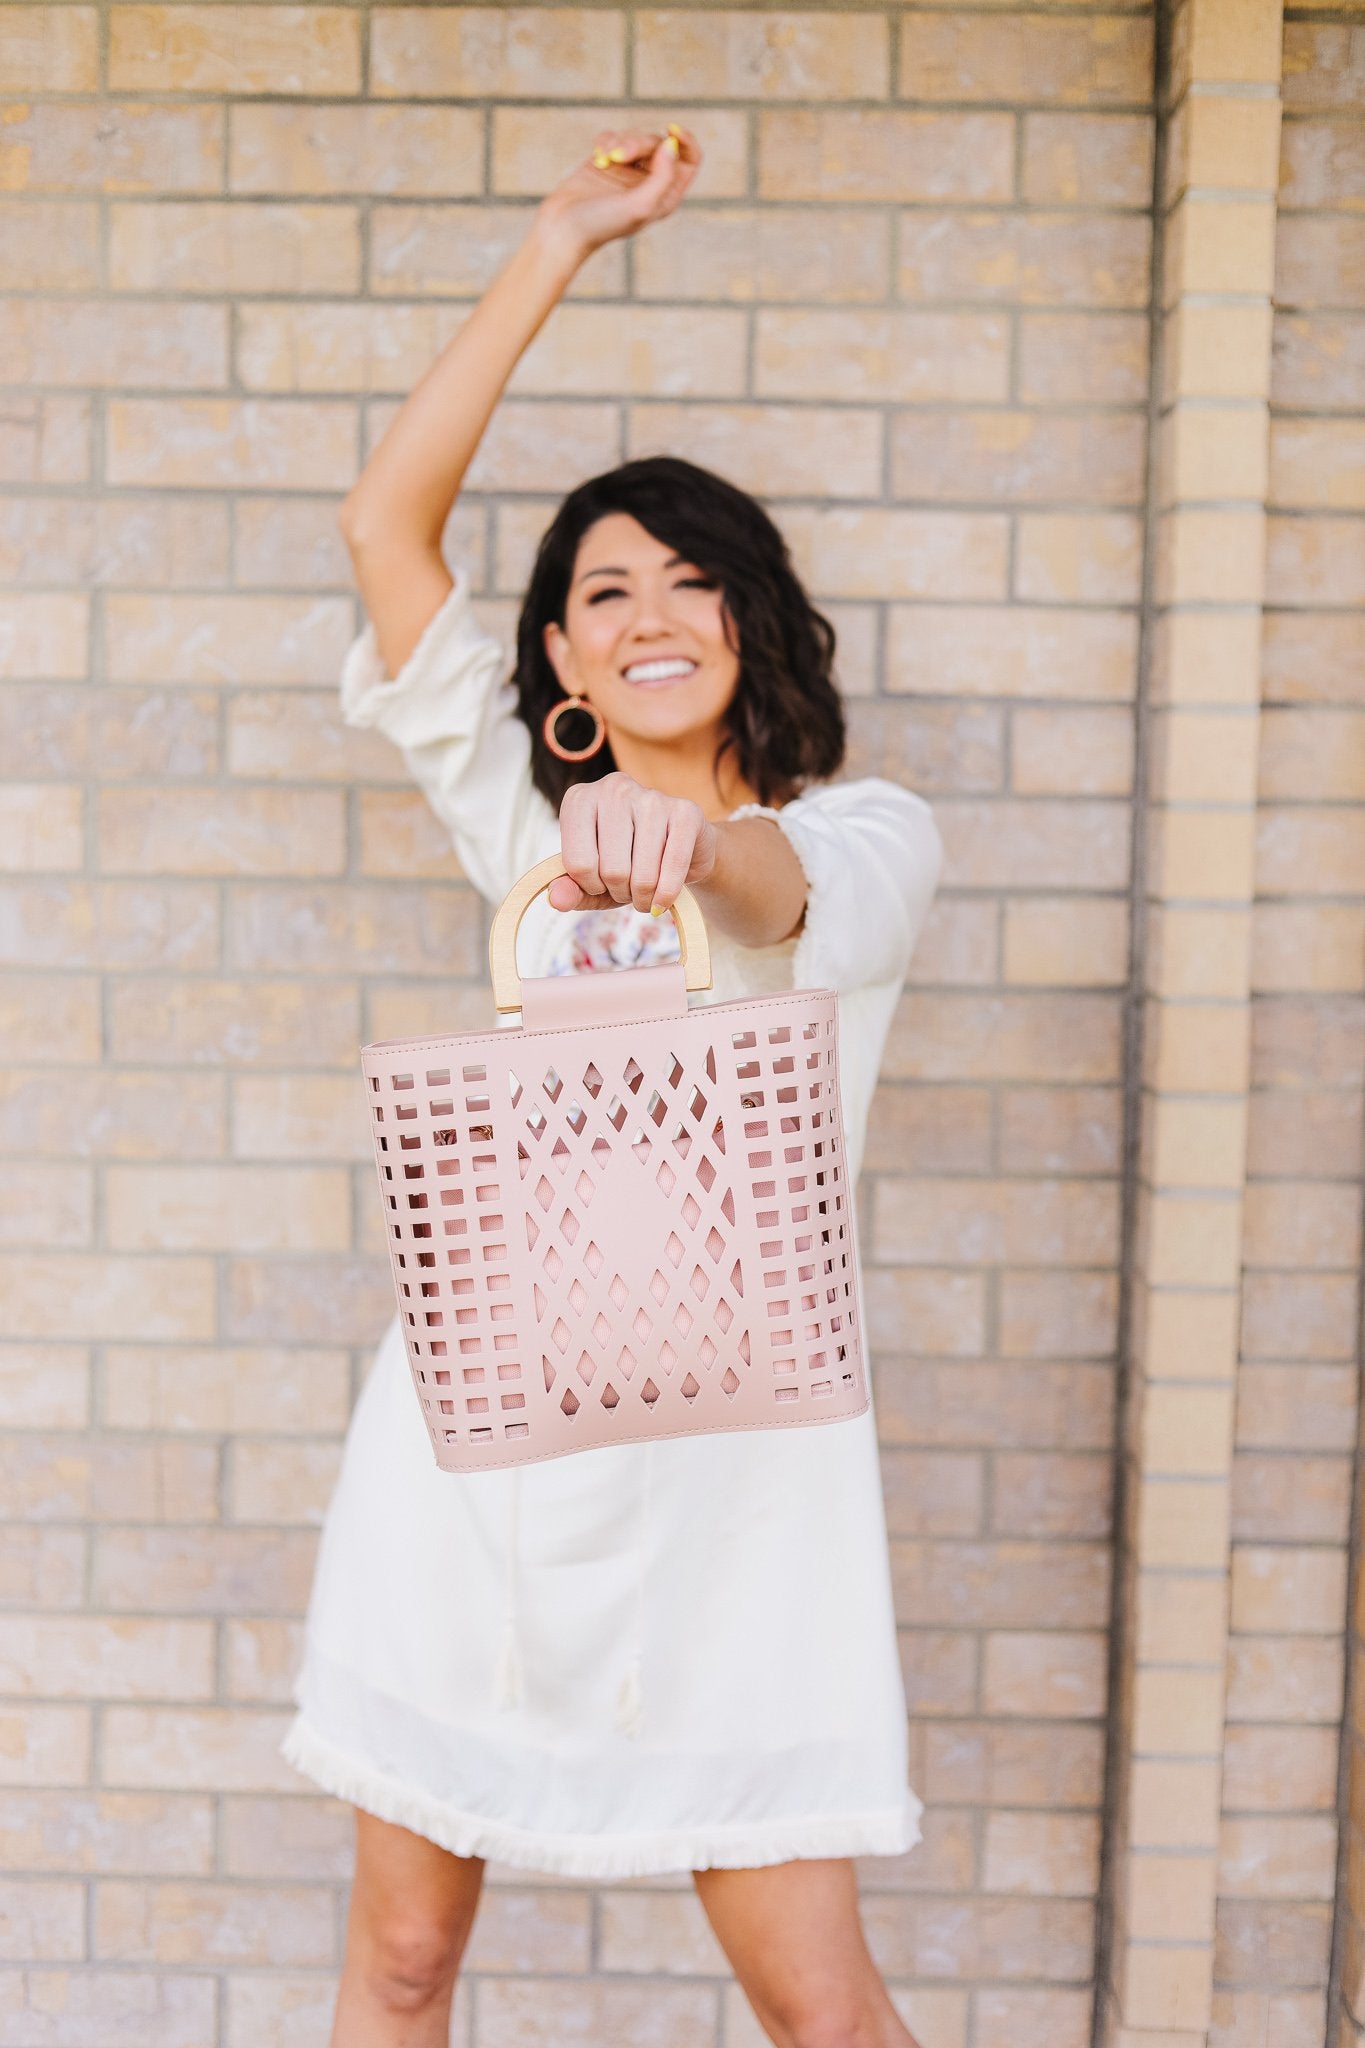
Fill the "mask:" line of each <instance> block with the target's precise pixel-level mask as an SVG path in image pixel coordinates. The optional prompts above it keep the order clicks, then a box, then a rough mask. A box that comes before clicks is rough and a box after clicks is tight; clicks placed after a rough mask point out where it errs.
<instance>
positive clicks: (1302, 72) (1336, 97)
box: [1281, 21, 1365, 113]
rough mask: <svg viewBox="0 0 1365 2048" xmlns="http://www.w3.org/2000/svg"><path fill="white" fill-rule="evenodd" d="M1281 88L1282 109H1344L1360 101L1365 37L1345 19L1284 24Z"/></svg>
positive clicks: (1363, 101) (1364, 98) (1364, 92)
mask: <svg viewBox="0 0 1365 2048" xmlns="http://www.w3.org/2000/svg"><path fill="white" fill-rule="evenodd" d="M1281 91H1282V93H1283V95H1284V104H1285V108H1286V110H1287V111H1291V112H1294V113H1326V112H1329V111H1337V110H1340V111H1342V112H1348V111H1351V110H1354V109H1358V108H1360V107H1361V106H1365V41H1362V37H1361V33H1360V29H1359V28H1358V27H1357V26H1355V25H1354V24H1352V23H1350V22H1345V21H1343V22H1339V23H1333V22H1307V21H1292V22H1287V23H1286V24H1285V32H1284V64H1283V71H1282V83H1281Z"/></svg>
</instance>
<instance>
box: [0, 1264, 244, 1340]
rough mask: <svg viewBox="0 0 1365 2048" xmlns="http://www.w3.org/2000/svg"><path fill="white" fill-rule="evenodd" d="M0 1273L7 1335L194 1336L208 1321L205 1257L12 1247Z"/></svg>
mask: <svg viewBox="0 0 1365 2048" xmlns="http://www.w3.org/2000/svg"><path fill="white" fill-rule="evenodd" d="M0 1277H3V1279H4V1283H5V1287H6V1289H7V1297H6V1298H7V1303H8V1326H9V1335H10V1336H12V1337H30V1336H32V1337H65V1338H93V1339H95V1340H96V1341H102V1340H104V1339H105V1338H109V1337H180V1338H190V1339H193V1338H196V1337H197V1338H203V1337H206V1336H208V1335H209V1332H210V1326H211V1324H212V1319H213V1292H214V1288H213V1271H212V1266H211V1263H210V1261H208V1260H207V1259H189V1258H183V1257H182V1258H166V1259H153V1258H143V1259H137V1260H128V1259H123V1258H106V1257H104V1256H103V1255H101V1254H99V1253H75V1252H66V1253H54V1254H52V1255H51V1256H44V1255H42V1254H39V1253H35V1252H15V1253H11V1254H6V1255H4V1256H3V1257H0Z"/></svg>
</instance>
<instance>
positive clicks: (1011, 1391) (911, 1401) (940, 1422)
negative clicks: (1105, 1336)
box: [877, 1361, 1113, 1450]
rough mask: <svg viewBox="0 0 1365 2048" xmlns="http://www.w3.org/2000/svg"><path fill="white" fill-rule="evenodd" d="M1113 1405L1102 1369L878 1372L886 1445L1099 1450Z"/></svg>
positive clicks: (919, 1367) (954, 1367) (959, 1365)
mask: <svg viewBox="0 0 1365 2048" xmlns="http://www.w3.org/2000/svg"><path fill="white" fill-rule="evenodd" d="M983 1403H988V1404H989V1406H983V1405H981V1404H983ZM1112 1405H1113V1373H1112V1372H1111V1371H1109V1370H1108V1369H1106V1368H1104V1367H1102V1366H1086V1365H1067V1366H1035V1365H1028V1366H1021V1365H1020V1364H1019V1363H1018V1362H1017V1361H1011V1362H1010V1363H1009V1364H1007V1365H996V1364H991V1363H982V1364H974V1363H963V1362H957V1361H955V1362H953V1363H952V1364H951V1365H948V1366H943V1367H937V1366H934V1365H931V1364H922V1363H916V1364H915V1365H914V1367H913V1368H912V1369H910V1370H906V1371H902V1372H896V1373H884V1374H883V1377H882V1380H881V1384H880V1386H879V1389H878V1394H877V1407H878V1415H879V1418H880V1421H881V1425H882V1436H883V1439H884V1441H885V1442H887V1443H888V1444H901V1443H906V1444H916V1445H933V1446H941V1447H944V1448H948V1449H960V1448H962V1447H963V1446H968V1447H973V1446H975V1447H979V1448H981V1449H991V1448H1000V1449H1006V1450H1011V1449H1015V1448H1016V1447H1022V1446H1027V1445H1036V1446H1038V1447H1039V1448H1043V1449H1052V1448H1061V1449H1067V1448H1070V1449H1075V1450H1094V1449H1103V1448H1105V1447H1106V1446H1107V1445H1108V1444H1109V1443H1110V1427H1111V1411H1112Z"/></svg>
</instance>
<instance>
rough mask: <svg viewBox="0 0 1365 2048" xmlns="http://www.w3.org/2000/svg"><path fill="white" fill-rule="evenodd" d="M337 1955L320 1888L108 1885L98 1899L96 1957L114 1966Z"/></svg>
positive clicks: (329, 1904) (299, 1960)
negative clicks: (126, 1963) (128, 1963)
mask: <svg viewBox="0 0 1365 2048" xmlns="http://www.w3.org/2000/svg"><path fill="white" fill-rule="evenodd" d="M334 1948H335V1933H334V1912H333V1900H332V1895H331V1894H330V1893H329V1892H325V1891H323V1890H321V1889H319V1888H312V1889H305V1888H303V1887H302V1886H297V1885H296V1886H291V1887H288V1888H285V1887H283V1886H252V1887H250V1888H248V1887H247V1886H245V1885H223V1884H204V1883H198V1884H195V1883H190V1882H187V1881H186V1880H185V1879H183V1878H182V1879H179V1880H166V1881H163V1882H162V1883H160V1884H138V1883H134V1882H131V1881H129V1880H127V1879H122V1880H120V1879H111V1880H109V1881H107V1882H105V1883H103V1884H101V1885H99V1886H98V1887H97V1889H96V1893H95V1954H96V1955H97V1956H98V1957H100V1958H102V1959H105V1960H108V1961H112V1962H130V1963H191V1964H194V1963H200V1964H202V1963H225V1962H233V1963H246V1964H253V1963H254V1964H257V1965H259V1966H266V1967H270V1966H274V1965H283V1966H288V1965H290V1964H294V1965H299V1964H313V1965H318V1964H325V1963H330V1962H332V1961H334V1959H335V1956H334Z"/></svg>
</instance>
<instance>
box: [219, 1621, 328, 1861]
mask: <svg viewBox="0 0 1365 2048" xmlns="http://www.w3.org/2000/svg"><path fill="white" fill-rule="evenodd" d="M224 1646H225V1650H226V1660H225V1662H226V1672H227V1692H228V1697H229V1698H230V1699H234V1700H250V1701H252V1702H253V1703H255V1704H256V1705H265V1706H288V1705H289V1704H290V1703H291V1701H292V1699H293V1688H294V1679H295V1677H296V1676H297V1673H298V1670H299V1667H300V1665H301V1664H302V1662H303V1623H302V1622H301V1621H300V1620H299V1619H298V1618H297V1617H289V1618H287V1619H283V1620H271V1619H269V1618H257V1619H253V1620H251V1621H242V1620H229V1621H228V1623H227V1625H226V1628H225V1630H224ZM307 1811H310V1812H311V1808H310V1809H307ZM328 1812H329V1813H331V1812H333V1809H332V1808H330V1807H329V1808H328ZM334 1834H335V1830H333V1836H334ZM333 1836H329V1837H328V1839H329V1840H331V1839H333ZM288 1839H289V1837H288V1836H287V1834H286V1836H285V1839H284V1840H283V1841H279V1842H277V1844H276V1846H277V1847H278V1849H279V1851H280V1854H281V1856H283V1855H284V1853H285V1851H286V1850H287V1846H288ZM351 1846H352V1844H351V1841H350V1831H349V1829H348V1830H347V1841H346V1849H347V1852H349V1851H350V1849H351ZM272 1871H274V1872H275V1874H278V1875H281V1876H292V1877H312V1876H316V1875H318V1874H319V1873H318V1872H316V1871H315V1870H313V1869H311V1868H309V1869H293V1868H288V1869H286V1868H285V1867H284V1864H283V1863H280V1864H279V1865H278V1868H277V1867H276V1866H274V1865H272V1867H271V1871H266V1872H264V1873H263V1874H264V1875H270V1874H272ZM324 1874H328V1875H330V1874H333V1873H331V1872H327V1873H324ZM335 1874H336V1875H342V1874H343V1873H341V1872H337V1873H335Z"/></svg>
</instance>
